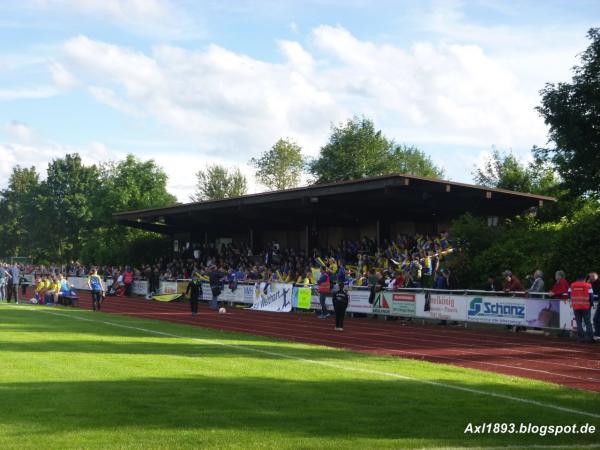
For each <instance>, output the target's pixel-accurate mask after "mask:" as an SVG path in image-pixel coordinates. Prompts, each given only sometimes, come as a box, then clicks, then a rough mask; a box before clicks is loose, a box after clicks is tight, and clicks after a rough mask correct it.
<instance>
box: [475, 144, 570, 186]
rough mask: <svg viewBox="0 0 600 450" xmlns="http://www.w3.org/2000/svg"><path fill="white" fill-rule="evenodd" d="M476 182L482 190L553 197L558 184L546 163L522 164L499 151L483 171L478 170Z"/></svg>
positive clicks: (495, 152)
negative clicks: (489, 189)
mask: <svg viewBox="0 0 600 450" xmlns="http://www.w3.org/2000/svg"><path fill="white" fill-rule="evenodd" d="M473 178H474V179H475V182H476V183H477V184H480V185H482V186H486V187H491V188H498V189H508V190H511V191H519V192H531V193H535V194H546V195H552V194H553V193H556V190H555V187H556V186H557V185H558V183H559V180H558V178H557V177H556V175H555V174H554V171H553V170H552V168H551V167H550V166H549V165H548V164H545V163H544V162H543V161H539V160H534V161H532V162H530V163H528V164H524V163H521V162H520V161H519V160H518V159H517V157H516V156H515V155H514V154H513V153H503V152H500V151H498V150H497V149H496V148H494V149H493V150H492V154H491V155H490V156H489V157H488V158H487V159H486V161H485V162H484V163H483V165H482V166H481V167H476V168H475V172H473Z"/></svg>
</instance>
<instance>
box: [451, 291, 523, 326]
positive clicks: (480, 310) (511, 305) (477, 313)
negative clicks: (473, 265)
mask: <svg viewBox="0 0 600 450" xmlns="http://www.w3.org/2000/svg"><path fill="white" fill-rule="evenodd" d="M462 298H463V299H464V302H465V303H466V304H468V306H469V309H468V311H467V320H468V321H469V322H481V323H495V324H502V325H518V326H526V325H527V321H526V319H525V308H526V302H527V299H525V298H513V297H511V298H507V297H483V296H479V297H472V296H468V295H466V296H463V297H462Z"/></svg>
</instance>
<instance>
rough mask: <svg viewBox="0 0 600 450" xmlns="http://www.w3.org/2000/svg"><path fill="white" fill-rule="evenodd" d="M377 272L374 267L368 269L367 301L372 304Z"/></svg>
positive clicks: (375, 289)
mask: <svg viewBox="0 0 600 450" xmlns="http://www.w3.org/2000/svg"><path fill="white" fill-rule="evenodd" d="M377 281H378V279H377V274H376V273H375V269H371V270H369V277H368V278H367V286H368V287H369V303H370V304H371V305H372V304H373V303H375V293H376V292H377Z"/></svg>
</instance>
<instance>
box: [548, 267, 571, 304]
mask: <svg viewBox="0 0 600 450" xmlns="http://www.w3.org/2000/svg"><path fill="white" fill-rule="evenodd" d="M554 279H555V280H556V283H554V286H553V287H552V289H550V293H551V294H552V297H554V298H563V299H566V298H567V296H568V293H569V282H568V281H567V279H566V278H565V273H564V272H563V271H562V270H557V271H556V273H555V274H554Z"/></svg>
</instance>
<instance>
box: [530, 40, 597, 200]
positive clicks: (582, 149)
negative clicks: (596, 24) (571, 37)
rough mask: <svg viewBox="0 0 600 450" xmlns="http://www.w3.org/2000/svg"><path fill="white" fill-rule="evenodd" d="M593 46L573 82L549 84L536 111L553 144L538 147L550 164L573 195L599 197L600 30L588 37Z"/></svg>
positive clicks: (540, 156)
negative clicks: (544, 123) (545, 125)
mask: <svg viewBox="0 0 600 450" xmlns="http://www.w3.org/2000/svg"><path fill="white" fill-rule="evenodd" d="M587 36H588V38H589V39H590V41H591V43H590V45H589V47H588V48H587V49H586V50H585V51H584V52H583V53H582V54H581V57H580V58H581V59H580V60H581V64H580V65H578V66H575V67H574V68H573V77H572V80H571V82H570V83H558V84H554V83H548V84H546V86H545V87H544V89H543V90H542V91H541V92H540V93H541V95H542V101H541V105H540V106H539V107H538V108H537V110H538V112H539V113H540V114H541V116H542V117H543V118H544V121H545V122H546V124H547V125H548V126H549V128H550V131H549V141H550V142H552V143H553V144H554V145H553V146H551V147H548V148H536V149H535V152H536V155H537V156H538V157H539V158H541V159H545V160H548V161H550V162H551V163H552V164H553V165H554V167H555V168H556V170H557V171H558V173H559V174H560V176H561V179H562V183H563V185H564V186H565V187H566V188H567V189H568V190H569V192H570V193H571V195H573V196H576V195H581V194H590V195H593V196H599V195H600V159H599V158H598V155H599V154H600V127H599V126H598V124H600V107H599V106H598V105H600V28H592V29H590V30H589V31H588V34H587Z"/></svg>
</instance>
